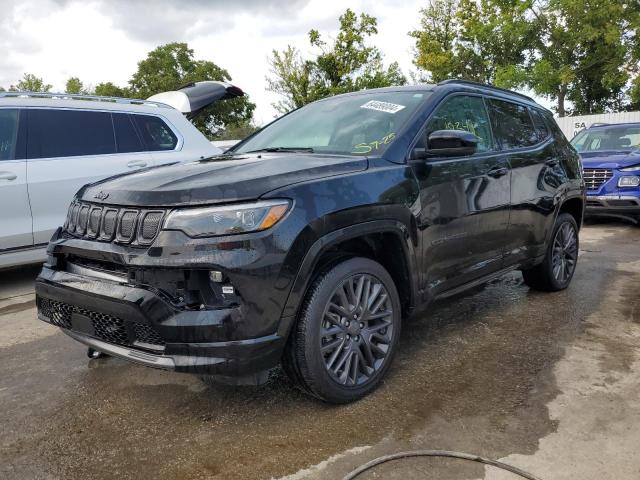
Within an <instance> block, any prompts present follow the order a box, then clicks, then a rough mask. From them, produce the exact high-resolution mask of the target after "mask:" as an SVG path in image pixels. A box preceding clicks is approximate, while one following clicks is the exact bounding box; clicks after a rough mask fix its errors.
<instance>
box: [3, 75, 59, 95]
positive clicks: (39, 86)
mask: <svg viewBox="0 0 640 480" xmlns="http://www.w3.org/2000/svg"><path fill="white" fill-rule="evenodd" d="M50 90H51V85H49V84H48V83H44V80H42V78H40V77H36V76H35V75H33V74H32V73H25V74H24V76H23V77H22V80H20V81H19V82H18V83H17V84H15V85H11V87H9V91H11V92H49V91H50Z"/></svg>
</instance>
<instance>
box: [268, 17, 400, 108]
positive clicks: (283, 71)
mask: <svg viewBox="0 0 640 480" xmlns="http://www.w3.org/2000/svg"><path fill="white" fill-rule="evenodd" d="M339 22H340V29H339V32H338V35H337V37H336V38H335V40H333V41H332V42H327V41H325V40H324V38H323V36H322V35H321V34H320V33H319V32H318V31H317V30H311V31H309V43H310V44H311V46H312V47H315V48H316V50H317V54H316V55H315V58H314V59H312V60H311V59H304V58H302V55H301V54H300V51H299V50H298V49H297V48H295V47H292V46H290V45H289V46H288V47H287V48H286V49H285V50H283V51H281V52H278V51H276V50H274V51H273V53H272V57H271V58H270V59H269V64H270V66H271V74H272V76H271V77H268V78H267V88H268V90H270V91H272V92H275V93H277V94H279V95H281V96H282V97H283V99H282V100H280V101H279V102H278V103H276V104H274V107H275V108H276V109H277V110H278V111H280V112H281V113H286V112H287V111H289V110H292V109H294V108H298V107H301V106H302V105H306V104H307V103H310V102H312V101H314V100H318V99H320V98H324V97H327V96H330V95H336V94H339V93H345V92H352V91H356V90H362V89H365V88H377V87H385V86H390V85H403V84H405V83H406V82H407V79H406V78H405V76H404V75H403V74H402V72H401V71H400V67H399V66H398V64H397V63H396V62H394V63H392V64H390V65H389V66H388V67H386V68H385V67H384V64H383V61H382V53H381V52H380V50H379V49H378V48H377V47H374V46H370V45H368V43H367V40H368V38H369V37H371V36H373V35H375V34H377V33H378V27H377V20H376V18H375V17H372V16H370V15H367V14H366V13H362V14H360V16H358V15H356V13H355V12H353V11H352V10H351V9H347V10H346V12H345V13H344V14H343V15H341V16H340V19H339Z"/></svg>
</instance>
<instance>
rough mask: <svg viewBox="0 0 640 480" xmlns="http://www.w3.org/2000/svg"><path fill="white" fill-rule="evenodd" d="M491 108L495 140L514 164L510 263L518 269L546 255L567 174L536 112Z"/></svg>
mask: <svg viewBox="0 0 640 480" xmlns="http://www.w3.org/2000/svg"><path fill="white" fill-rule="evenodd" d="M489 107H490V108H489V110H490V115H491V120H492V124H493V131H494V134H495V136H496V140H497V141H498V142H499V143H500V145H501V147H502V149H503V151H504V152H505V154H506V155H507V156H508V158H509V163H510V164H511V204H512V208H511V213H510V219H509V228H508V230H507V232H506V235H505V239H506V248H505V264H506V265H511V264H518V263H520V262H521V261H523V260H527V259H530V258H535V257H537V256H540V255H543V254H544V248H545V235H546V232H547V225H548V223H549V218H550V215H552V214H553V212H554V209H555V201H554V196H555V194H556V193H557V189H558V187H559V186H560V185H561V184H562V183H563V182H564V180H563V178H562V177H563V176H564V175H563V173H562V166H561V165H560V164H559V162H557V155H556V152H555V148H554V144H553V142H552V141H551V135H550V131H549V128H548V126H547V125H546V122H545V120H544V118H543V116H542V115H541V114H540V113H539V112H538V111H537V110H536V109H532V108H530V107H528V106H524V105H520V104H518V103H514V102H509V101H505V100H499V99H493V98H492V99H490V100H489ZM558 173H559V174H560V177H558Z"/></svg>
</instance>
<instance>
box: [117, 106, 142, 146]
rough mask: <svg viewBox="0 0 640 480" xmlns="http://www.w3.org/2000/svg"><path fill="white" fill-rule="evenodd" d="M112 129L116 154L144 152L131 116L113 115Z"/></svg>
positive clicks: (124, 114)
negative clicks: (114, 136) (114, 133)
mask: <svg viewBox="0 0 640 480" xmlns="http://www.w3.org/2000/svg"><path fill="white" fill-rule="evenodd" d="M113 129H114V130H115V132H116V149H117V152H118V153H130V152H142V151H144V147H143V145H142V140H140V136H139V135H138V132H136V128H135V126H134V125H133V121H132V120H131V115H128V114H126V113H114V114H113Z"/></svg>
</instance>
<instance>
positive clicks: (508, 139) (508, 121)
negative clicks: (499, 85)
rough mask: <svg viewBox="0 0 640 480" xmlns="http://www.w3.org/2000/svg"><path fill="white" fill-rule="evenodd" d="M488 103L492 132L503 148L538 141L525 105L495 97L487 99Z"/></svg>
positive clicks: (517, 146)
mask: <svg viewBox="0 0 640 480" xmlns="http://www.w3.org/2000/svg"><path fill="white" fill-rule="evenodd" d="M489 105H490V109H489V110H490V114H491V124H492V125H493V133H494V135H495V136H496V140H497V141H498V142H499V143H500V145H501V146H502V148H503V149H504V150H509V149H511V148H522V147H529V146H531V145H535V144H536V143H538V136H537V134H536V131H535V128H534V127H533V122H532V121H531V116H530V115H529V110H528V109H527V107H524V106H522V105H518V104H517V103H511V102H504V101H502V100H495V99H491V100H489Z"/></svg>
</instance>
